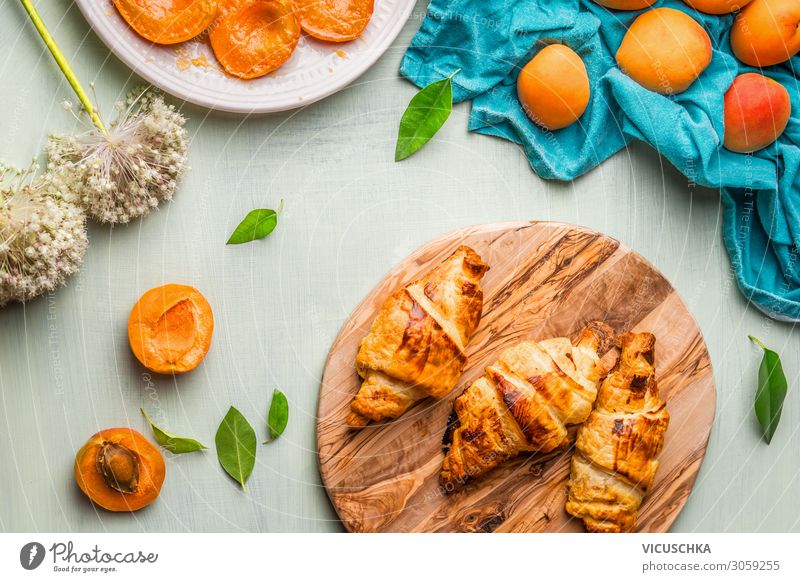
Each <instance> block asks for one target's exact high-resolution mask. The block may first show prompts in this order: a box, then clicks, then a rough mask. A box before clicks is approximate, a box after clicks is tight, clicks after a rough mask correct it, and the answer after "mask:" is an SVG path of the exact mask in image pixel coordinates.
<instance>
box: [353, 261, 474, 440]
mask: <svg viewBox="0 0 800 582" xmlns="http://www.w3.org/2000/svg"><path fill="white" fill-rule="evenodd" d="M488 269H489V266H488V265H486V263H484V262H483V261H482V260H481V258H480V256H478V254H477V253H476V252H475V251H474V250H472V249H471V248H470V247H468V246H460V247H458V249H456V251H455V252H454V253H453V254H452V255H450V257H449V258H447V259H445V260H444V261H443V262H442V263H441V264H440V265H439V266H437V267H436V268H435V269H433V270H432V271H431V272H430V273H428V274H427V275H425V276H424V277H423V278H421V279H419V280H417V281H414V282H413V283H411V284H410V285H407V286H406V287H403V288H402V289H398V290H397V291H395V292H394V293H393V294H392V295H390V296H389V298H388V299H387V300H386V302H385V303H384V304H383V306H382V307H381V310H380V312H379V313H378V316H377V317H376V318H375V321H374V322H373V323H372V328H371V329H370V331H369V334H367V336H366V337H365V338H364V339H363V340H362V341H361V345H360V347H359V350H358V355H357V356H356V370H357V372H358V374H359V376H361V378H363V382H362V384H361V388H360V389H359V391H358V394H356V397H355V398H354V399H353V402H352V403H351V405H350V409H351V412H350V415H349V416H348V417H347V423H348V424H349V425H350V426H351V427H353V428H359V427H363V426H366V425H367V424H369V422H370V421H375V422H378V421H381V420H385V419H391V418H397V417H398V416H400V415H401V414H403V413H404V412H405V411H406V410H408V409H409V408H410V407H411V406H412V405H413V404H414V403H415V402H417V401H419V400H422V399H423V398H427V397H428V396H433V397H434V398H437V399H439V398H442V397H444V396H446V395H447V394H449V393H450V391H451V390H452V389H453V388H454V387H455V385H456V383H457V382H458V378H459V377H460V376H461V371H462V370H463V369H464V365H465V364H466V362H467V356H466V352H465V347H466V345H467V342H469V339H470V337H471V336H472V334H473V333H474V332H475V329H476V328H477V327H478V322H479V321H480V318H481V311H482V309H483V290H482V289H481V284H480V282H481V278H482V277H483V275H484V273H485V272H486V271H487V270H488Z"/></svg>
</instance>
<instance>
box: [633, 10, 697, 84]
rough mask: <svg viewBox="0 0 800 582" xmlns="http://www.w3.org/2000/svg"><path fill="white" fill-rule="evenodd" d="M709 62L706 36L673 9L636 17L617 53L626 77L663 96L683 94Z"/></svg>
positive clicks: (690, 20) (690, 18)
mask: <svg viewBox="0 0 800 582" xmlns="http://www.w3.org/2000/svg"><path fill="white" fill-rule="evenodd" d="M710 62H711V39H710V38H709V37H708V33H706V31H705V30H704V29H703V27H702V26H700V24H698V23H697V21H696V20H695V19H694V18H692V17H691V16H689V15H688V14H685V13H683V12H681V11H680V10H675V9H673V8H654V9H652V10H648V11H647V12H645V13H643V14H641V15H639V16H638V17H637V18H636V20H634V21H633V23H632V24H631V26H630V28H628V32H627V33H626V34H625V37H624V38H623V39H622V44H621V45H620V47H619V49H618V50H617V64H618V65H619V67H620V68H621V69H622V70H623V71H624V72H625V73H626V74H627V75H628V76H629V77H631V78H632V79H633V80H634V81H636V82H637V83H639V84H640V85H642V86H643V87H645V88H647V89H649V90H651V91H655V92H656V93H661V94H664V95H673V94H676V93H682V92H683V91H686V90H687V89H688V88H689V87H690V86H691V84H692V83H694V81H695V80H696V79H697V77H699V76H700V74H701V73H702V72H703V71H704V70H705V69H706V67H708V65H709V63H710Z"/></svg>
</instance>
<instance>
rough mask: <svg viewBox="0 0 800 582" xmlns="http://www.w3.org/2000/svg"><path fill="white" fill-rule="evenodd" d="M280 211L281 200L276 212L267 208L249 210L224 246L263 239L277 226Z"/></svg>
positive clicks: (281, 206) (281, 207) (281, 208)
mask: <svg viewBox="0 0 800 582" xmlns="http://www.w3.org/2000/svg"><path fill="white" fill-rule="evenodd" d="M282 210H283V200H281V204H280V206H278V210H271V209H269V208H257V209H255V210H251V211H250V212H248V213H247V216H245V217H244V220H243V221H242V222H240V223H239V226H237V227H236V230H234V231H233V234H232V235H231V237H230V238H229V239H228V242H227V243H225V244H228V245H240V244H242V243H247V242H251V241H254V240H258V239H260V238H264V237H265V236H267V235H269V234H270V233H271V232H272V231H273V230H275V227H276V226H278V215H279V214H280V213H281V211H282Z"/></svg>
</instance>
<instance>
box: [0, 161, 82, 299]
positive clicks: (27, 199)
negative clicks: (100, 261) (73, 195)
mask: <svg viewBox="0 0 800 582" xmlns="http://www.w3.org/2000/svg"><path fill="white" fill-rule="evenodd" d="M35 174H36V167H35V166H31V167H30V168H29V169H27V170H18V169H16V168H13V167H11V166H7V165H4V164H0V307H2V306H3V305H5V304H6V303H8V302H9V301H14V300H16V301H27V300H29V299H33V298H34V297H36V296H37V295H40V294H42V293H46V292H48V291H52V290H53V289H55V288H56V287H59V286H60V285H63V284H64V282H65V280H66V278H67V277H68V276H70V275H73V274H75V273H77V272H78V270H79V269H80V266H81V263H82V262H83V255H84V253H85V252H86V246H87V237H86V219H85V216H84V213H83V211H82V210H81V209H80V208H79V207H77V206H76V205H74V204H73V203H71V202H70V201H69V200H68V199H67V197H65V196H64V195H62V194H61V193H60V192H59V191H58V190H57V188H56V187H55V186H54V185H53V184H52V183H50V182H49V181H48V180H47V178H46V177H36V176H35Z"/></svg>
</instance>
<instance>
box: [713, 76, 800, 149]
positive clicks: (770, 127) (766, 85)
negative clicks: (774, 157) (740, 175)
mask: <svg viewBox="0 0 800 582" xmlns="http://www.w3.org/2000/svg"><path fill="white" fill-rule="evenodd" d="M724 109H725V140H724V145H725V147H726V148H727V149H729V150H731V151H734V152H739V153H750V152H754V151H757V150H760V149H762V148H765V147H767V146H768V145H769V144H771V143H772V142H774V141H775V140H776V139H778V138H779V137H780V136H781V134H782V133H783V131H784V130H785V129H786V124H787V123H789V116H790V115H791V112H792V103H791V101H790V99H789V92H788V91H787V90H786V88H785V87H784V86H783V85H781V84H780V83H778V82H777V81H775V80H774V79H770V78H769V77H765V76H764V75H759V74H758V73H744V74H742V75H739V76H738V77H736V79H734V80H733V84H732V85H731V87H730V89H728V91H727V93H725V108H724Z"/></svg>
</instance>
